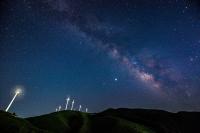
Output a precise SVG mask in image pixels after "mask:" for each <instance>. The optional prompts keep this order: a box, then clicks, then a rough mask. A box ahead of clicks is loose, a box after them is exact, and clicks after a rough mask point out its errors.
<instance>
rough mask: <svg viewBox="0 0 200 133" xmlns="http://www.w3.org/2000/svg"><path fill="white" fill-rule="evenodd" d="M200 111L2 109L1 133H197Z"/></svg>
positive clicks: (199, 129) (0, 116)
mask: <svg viewBox="0 0 200 133" xmlns="http://www.w3.org/2000/svg"><path fill="white" fill-rule="evenodd" d="M199 123H200V113H195V112H193V113H187V112H180V113H169V112H166V111H160V110H143V109H134V110H131V109H116V110H114V109H109V110H106V111H104V112H102V113H98V114H87V113H81V112H76V111H61V112H56V113H51V114H47V115H42V116H37V117H32V118H27V119H21V118H17V117H14V116H12V115H11V114H9V113H6V112H3V111H0V133H34V132H36V133H38V132H39V133H40V132H41V133H43V132H46V131H47V130H48V132H51V133H194V132H199V131H200V126H199Z"/></svg>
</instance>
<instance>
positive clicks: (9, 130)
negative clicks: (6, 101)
mask: <svg viewBox="0 0 200 133" xmlns="http://www.w3.org/2000/svg"><path fill="white" fill-rule="evenodd" d="M28 132H29V133H48V132H47V131H44V130H41V129H39V128H36V127H35V126H33V125H32V124H31V123H29V122H28V121H26V120H24V119H22V118H18V117H15V116H13V115H12V114H10V113H6V112H3V111H0V133H28Z"/></svg>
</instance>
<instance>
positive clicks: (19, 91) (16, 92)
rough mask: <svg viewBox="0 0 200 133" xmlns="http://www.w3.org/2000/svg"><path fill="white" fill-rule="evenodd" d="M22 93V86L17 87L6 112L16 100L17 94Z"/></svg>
mask: <svg viewBox="0 0 200 133" xmlns="http://www.w3.org/2000/svg"><path fill="white" fill-rule="evenodd" d="M21 93H22V90H21V88H18V89H16V91H15V95H14V97H13V99H12V100H11V102H10V104H9V105H8V107H7V108H6V110H5V111H6V112H8V110H9V108H10V106H11V105H12V103H13V102H14V100H15V98H16V97H17V95H19V94H21Z"/></svg>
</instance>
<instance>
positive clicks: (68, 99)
mask: <svg viewBox="0 0 200 133" xmlns="http://www.w3.org/2000/svg"><path fill="white" fill-rule="evenodd" d="M66 101H67V103H66V107H65V110H67V108H68V104H69V101H70V98H69V97H68V98H67V99H66Z"/></svg>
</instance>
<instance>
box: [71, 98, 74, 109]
mask: <svg viewBox="0 0 200 133" xmlns="http://www.w3.org/2000/svg"><path fill="white" fill-rule="evenodd" d="M73 108H74V100H73V101H72V106H71V110H73Z"/></svg>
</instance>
